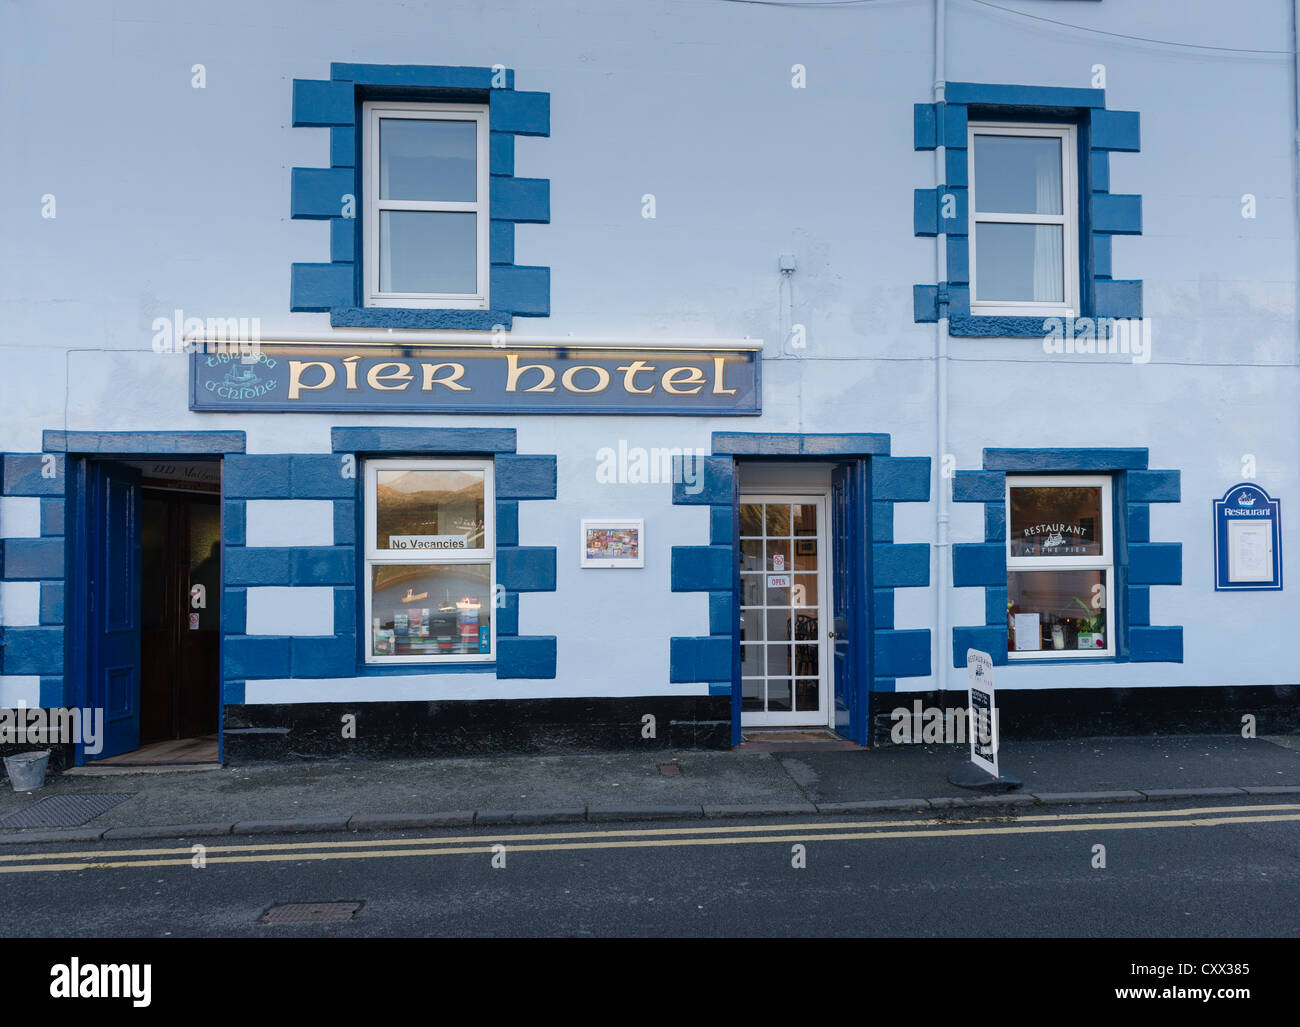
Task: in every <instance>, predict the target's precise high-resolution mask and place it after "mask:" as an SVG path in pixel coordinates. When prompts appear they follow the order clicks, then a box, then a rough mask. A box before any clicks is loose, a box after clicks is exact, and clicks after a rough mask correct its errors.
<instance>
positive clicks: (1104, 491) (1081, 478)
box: [1003, 474, 1117, 660]
mask: <svg viewBox="0 0 1300 1027" xmlns="http://www.w3.org/2000/svg"><path fill="white" fill-rule="evenodd" d="M1096 486H1100V488H1101V555H1100V556H1012V555H1011V541H1012V536H1011V490H1012V489H1013V488H1090V487H1096ZM1111 487H1112V481H1111V477H1110V475H1106V474H1095V475H1081V474H1080V475H1075V474H1072V475H1028V476H1018V477H1012V476H1010V475H1008V476H1007V484H1006V492H1005V494H1004V497H1003V498H1004V501H1005V503H1006V511H1007V517H1006V522H1007V527H1006V535H1007V541H1006V558H1007V578H1008V581H1007V584H1008V586H1010V584H1011V582H1010V576H1011V574H1012V573H1013V572H1015V571H1071V570H1080V571H1082V570H1087V571H1104V572H1105V580H1106V648H1105V649H1040V650H1037V651H1035V650H1032V649H1031V650H1019V651H1018V650H1014V649H1012V650H1009V651H1008V652H1007V659H1008V660H1067V659H1068V660H1074V659H1080V660H1082V659H1088V660H1101V659H1107V658H1112V659H1113V658H1114V656H1115V628H1116V619H1115V596H1116V595H1117V591H1116V588H1115V531H1114V521H1115V518H1114V511H1113V508H1112V506H1111Z"/></svg>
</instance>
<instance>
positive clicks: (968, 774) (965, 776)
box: [948, 760, 1025, 792]
mask: <svg viewBox="0 0 1300 1027" xmlns="http://www.w3.org/2000/svg"><path fill="white" fill-rule="evenodd" d="M998 770H999V774H998V776H997V777H994V776H993V775H992V774H990V773H989V772H988V771H987V770H985V769H984V768H983V767H977V766H975V764H974V763H972V762H971V761H970V760H962V761H961V762H960V763H957V764H955V765H954V766H953V768H952V770H950V771H948V783H949V784H954V785H956V786H957V787H958V788H971V789H974V790H975V791H980V792H1014V791H1015V790H1016V789H1018V788H1023V787H1024V786H1025V783H1024V782H1023V781H1021V780H1020V778H1018V777H1015V776H1013V775H1011V774H1004V773H1001V770H1002V768H1001V767H999V768H998Z"/></svg>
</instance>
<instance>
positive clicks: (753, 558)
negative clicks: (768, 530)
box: [740, 539, 763, 571]
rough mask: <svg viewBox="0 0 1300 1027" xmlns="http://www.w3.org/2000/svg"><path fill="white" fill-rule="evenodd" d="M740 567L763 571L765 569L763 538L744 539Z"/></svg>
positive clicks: (741, 544)
mask: <svg viewBox="0 0 1300 1027" xmlns="http://www.w3.org/2000/svg"><path fill="white" fill-rule="evenodd" d="M740 569H741V570H742V571H761V570H762V569H763V540H762V539H744V540H742V541H741V543H740Z"/></svg>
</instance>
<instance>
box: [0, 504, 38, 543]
mask: <svg viewBox="0 0 1300 1027" xmlns="http://www.w3.org/2000/svg"><path fill="white" fill-rule="evenodd" d="M40 536H41V501H40V500H39V499H37V498H36V497H35V496H0V538H40Z"/></svg>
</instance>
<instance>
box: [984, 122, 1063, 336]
mask: <svg viewBox="0 0 1300 1027" xmlns="http://www.w3.org/2000/svg"><path fill="white" fill-rule="evenodd" d="M968 131H969V140H968V143H969V146H968V150H967V153H968V154H969V158H968V159H969V162H970V166H969V168H968V173H969V181H970V206H971V226H970V276H971V277H970V287H971V303H970V307H971V313H972V314H975V315H995V316H1022V317H1034V316H1037V315H1040V314H1041V315H1043V316H1056V317H1073V316H1076V315H1077V314H1078V312H1079V258H1078V247H1079V243H1078V239H1079V233H1078V213H1077V211H1078V186H1077V178H1078V176H1077V173H1076V168H1075V163H1076V156H1075V154H1076V151H1075V129H1074V126H1073V125H1025V124H1019V123H1017V124H996V123H987V124H976V125H971V126H970V127H969V130H968Z"/></svg>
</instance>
